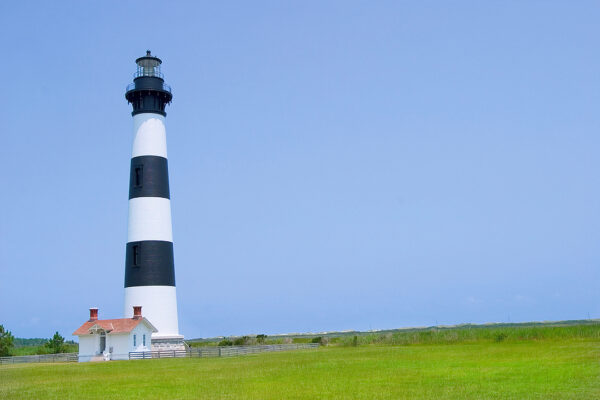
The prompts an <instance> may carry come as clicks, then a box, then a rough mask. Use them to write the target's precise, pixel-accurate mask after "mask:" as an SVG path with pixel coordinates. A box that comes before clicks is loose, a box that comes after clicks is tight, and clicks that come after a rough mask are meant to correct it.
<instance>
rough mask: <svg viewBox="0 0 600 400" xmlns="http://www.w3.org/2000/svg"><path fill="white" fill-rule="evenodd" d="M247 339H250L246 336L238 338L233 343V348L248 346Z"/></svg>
mask: <svg viewBox="0 0 600 400" xmlns="http://www.w3.org/2000/svg"><path fill="white" fill-rule="evenodd" d="M249 339H250V338H249V337H248V336H242V337H239V338H237V339H235V340H234V341H233V345H234V346H243V345H245V344H248V342H249Z"/></svg>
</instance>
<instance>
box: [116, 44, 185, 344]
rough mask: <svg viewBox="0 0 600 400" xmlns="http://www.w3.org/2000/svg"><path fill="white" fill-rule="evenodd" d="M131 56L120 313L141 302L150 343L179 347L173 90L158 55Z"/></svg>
mask: <svg viewBox="0 0 600 400" xmlns="http://www.w3.org/2000/svg"><path fill="white" fill-rule="evenodd" d="M135 62H136V64H137V71H136V73H135V74H134V79H133V83H132V84H130V85H129V86H128V87H127V92H126V93H125V98H126V99H127V101H128V102H129V103H131V105H132V106H133V112H132V113H131V115H132V116H133V151H132V154H131V172H130V177H129V224H128V234H127V251H126V257H125V308H124V310H125V317H127V318H130V317H132V312H133V311H132V310H133V306H142V307H143V310H144V316H145V317H146V318H148V320H149V321H150V322H151V323H152V324H153V325H154V326H155V327H156V328H157V329H158V332H156V333H153V334H152V346H153V348H154V349H158V348H165V347H167V348H173V347H180V346H183V336H181V335H180V334H179V327H178V321H177V296H176V292H175V266H174V263H173V234H172V229H171V201H170V193H169V173H168V169H167V136H166V130H165V117H166V115H167V113H166V112H165V106H166V105H167V104H169V103H170V102H171V99H172V98H173V95H172V93H171V88H170V87H169V86H168V85H166V84H165V81H164V79H163V75H162V73H161V71H160V66H161V63H162V61H161V60H160V59H159V58H158V57H155V56H153V55H152V54H151V53H150V50H148V51H147V52H146V55H145V56H144V57H140V58H138V59H137V60H135Z"/></svg>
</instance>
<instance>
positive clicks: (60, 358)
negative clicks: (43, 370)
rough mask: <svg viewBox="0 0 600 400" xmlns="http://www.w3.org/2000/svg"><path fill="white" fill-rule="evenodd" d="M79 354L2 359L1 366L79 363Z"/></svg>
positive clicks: (0, 358)
mask: <svg viewBox="0 0 600 400" xmlns="http://www.w3.org/2000/svg"><path fill="white" fill-rule="evenodd" d="M77 360H78V354H77V353H58V354H40V355H35V356H14V357H0V364H21V363H42V362H43V363H54V362H77Z"/></svg>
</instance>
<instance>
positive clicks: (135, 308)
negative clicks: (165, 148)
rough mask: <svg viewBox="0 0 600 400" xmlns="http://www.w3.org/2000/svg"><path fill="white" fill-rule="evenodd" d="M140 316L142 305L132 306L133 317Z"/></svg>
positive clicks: (137, 317) (138, 317)
mask: <svg viewBox="0 0 600 400" xmlns="http://www.w3.org/2000/svg"><path fill="white" fill-rule="evenodd" d="M140 318H142V306H133V319H140Z"/></svg>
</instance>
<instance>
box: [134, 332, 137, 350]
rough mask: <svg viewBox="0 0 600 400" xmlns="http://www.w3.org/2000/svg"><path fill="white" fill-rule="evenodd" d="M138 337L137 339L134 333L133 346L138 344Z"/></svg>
mask: <svg viewBox="0 0 600 400" xmlns="http://www.w3.org/2000/svg"><path fill="white" fill-rule="evenodd" d="M136 339H137V338H136V336H135V335H133V347H136V346H137V340H136Z"/></svg>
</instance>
